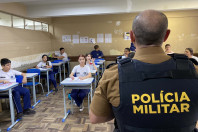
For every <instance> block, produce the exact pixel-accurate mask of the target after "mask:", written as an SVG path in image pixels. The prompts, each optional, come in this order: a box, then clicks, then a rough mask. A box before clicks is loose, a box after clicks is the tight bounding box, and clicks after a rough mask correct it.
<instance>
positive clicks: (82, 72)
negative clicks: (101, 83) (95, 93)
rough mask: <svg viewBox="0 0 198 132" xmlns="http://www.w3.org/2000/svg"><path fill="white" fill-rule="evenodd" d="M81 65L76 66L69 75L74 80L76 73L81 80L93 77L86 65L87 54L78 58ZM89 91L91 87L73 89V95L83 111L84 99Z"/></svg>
mask: <svg viewBox="0 0 198 132" xmlns="http://www.w3.org/2000/svg"><path fill="white" fill-rule="evenodd" d="M78 62H79V65H77V66H75V67H74V68H73V70H72V72H71V74H70V75H69V76H70V78H71V79H72V80H74V74H76V77H78V78H79V79H80V80H84V79H87V78H90V77H91V71H90V68H89V67H88V66H87V65H85V56H84V55H80V56H79V58H78ZM88 93H89V89H73V90H72V91H71V97H72V98H73V99H74V101H75V102H76V104H77V106H78V107H79V108H80V109H79V110H80V111H83V109H84V106H83V99H84V98H85V97H86V95H87V94H88Z"/></svg>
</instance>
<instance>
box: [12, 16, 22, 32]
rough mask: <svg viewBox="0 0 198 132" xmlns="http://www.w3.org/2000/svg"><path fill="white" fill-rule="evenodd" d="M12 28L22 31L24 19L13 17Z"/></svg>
mask: <svg viewBox="0 0 198 132" xmlns="http://www.w3.org/2000/svg"><path fill="white" fill-rule="evenodd" d="M13 27H14V28H23V29H24V19H23V18H21V17H16V16H13Z"/></svg>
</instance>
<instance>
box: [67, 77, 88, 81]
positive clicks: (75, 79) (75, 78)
mask: <svg viewBox="0 0 198 132" xmlns="http://www.w3.org/2000/svg"><path fill="white" fill-rule="evenodd" d="M68 80H69V81H87V80H88V78H87V79H84V80H80V79H79V77H74V80H72V79H71V78H68Z"/></svg>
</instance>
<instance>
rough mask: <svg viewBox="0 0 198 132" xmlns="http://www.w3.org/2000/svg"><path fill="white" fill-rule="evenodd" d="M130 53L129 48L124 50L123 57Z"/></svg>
mask: <svg viewBox="0 0 198 132" xmlns="http://www.w3.org/2000/svg"><path fill="white" fill-rule="evenodd" d="M129 53H130V49H129V48H125V49H124V55H126V56H128V55H129Z"/></svg>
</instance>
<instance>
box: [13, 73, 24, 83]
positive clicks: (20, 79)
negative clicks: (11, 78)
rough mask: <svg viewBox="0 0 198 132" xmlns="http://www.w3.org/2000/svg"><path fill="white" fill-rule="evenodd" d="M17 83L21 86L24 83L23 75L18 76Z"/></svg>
mask: <svg viewBox="0 0 198 132" xmlns="http://www.w3.org/2000/svg"><path fill="white" fill-rule="evenodd" d="M15 77H16V82H18V83H19V84H20V83H22V80H23V76H22V75H16V76H15Z"/></svg>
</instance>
